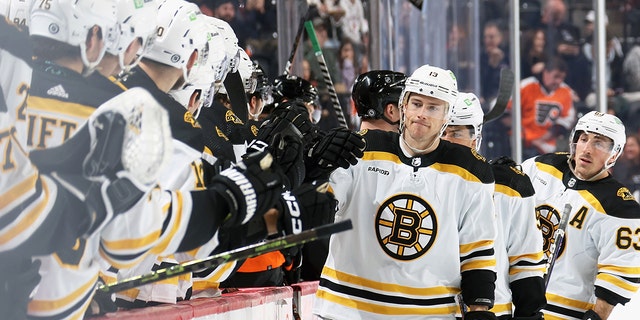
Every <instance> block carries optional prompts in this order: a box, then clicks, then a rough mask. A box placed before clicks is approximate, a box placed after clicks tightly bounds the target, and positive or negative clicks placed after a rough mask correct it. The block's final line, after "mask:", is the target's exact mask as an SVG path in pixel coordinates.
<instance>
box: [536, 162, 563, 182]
mask: <svg viewBox="0 0 640 320" xmlns="http://www.w3.org/2000/svg"><path fill="white" fill-rule="evenodd" d="M536 167H538V169H539V170H540V171H543V172H546V173H548V174H550V175H552V176H554V177H556V178H557V179H560V180H562V171H560V170H558V169H557V168H556V167H554V166H552V165H549V164H546V163H541V162H536Z"/></svg>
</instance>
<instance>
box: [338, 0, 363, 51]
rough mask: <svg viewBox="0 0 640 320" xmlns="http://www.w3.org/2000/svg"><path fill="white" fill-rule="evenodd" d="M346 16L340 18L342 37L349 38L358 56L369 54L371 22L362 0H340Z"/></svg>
mask: <svg viewBox="0 0 640 320" xmlns="http://www.w3.org/2000/svg"><path fill="white" fill-rule="evenodd" d="M339 6H340V8H342V10H344V17H342V18H341V19H340V20H338V25H339V26H340V31H341V32H340V37H339V38H340V39H344V38H348V39H349V40H351V42H352V43H353V45H354V48H355V49H356V57H358V58H359V57H360V56H362V55H365V54H367V52H368V50H369V22H368V21H367V19H365V16H364V8H363V7H362V2H361V1H360V0H340V2H339Z"/></svg>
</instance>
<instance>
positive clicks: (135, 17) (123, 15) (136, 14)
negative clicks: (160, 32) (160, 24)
mask: <svg viewBox="0 0 640 320" xmlns="http://www.w3.org/2000/svg"><path fill="white" fill-rule="evenodd" d="M157 15H158V4H157V3H156V1H155V0H136V1H132V0H118V23H117V24H116V25H115V26H114V27H113V31H112V32H110V35H111V36H112V37H113V39H108V41H107V43H106V44H107V52H108V53H110V54H112V55H114V56H117V57H118V62H119V63H120V69H122V71H125V72H127V71H129V70H130V69H131V68H133V67H135V66H136V65H137V64H138V62H140V59H142V57H143V56H144V55H145V54H146V53H147V51H148V50H149V48H150V47H151V45H152V44H153V40H154V38H155V36H156V31H157V27H156V23H157V22H156V17H157ZM136 39H139V40H140V41H141V45H142V47H141V49H140V50H139V51H138V58H137V59H135V60H134V61H133V62H131V63H129V64H126V63H125V61H124V53H125V51H126V50H127V48H128V47H129V45H130V44H131V42H133V41H134V40H136Z"/></svg>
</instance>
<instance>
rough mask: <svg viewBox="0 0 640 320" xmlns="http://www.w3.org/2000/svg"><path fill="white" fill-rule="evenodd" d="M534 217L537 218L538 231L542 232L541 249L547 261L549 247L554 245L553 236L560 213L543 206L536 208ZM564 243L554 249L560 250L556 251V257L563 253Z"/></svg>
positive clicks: (549, 255) (549, 253)
mask: <svg viewBox="0 0 640 320" xmlns="http://www.w3.org/2000/svg"><path fill="white" fill-rule="evenodd" d="M536 217H537V218H538V223H539V224H540V231H542V240H543V241H544V244H543V246H542V249H543V251H544V254H545V255H546V257H547V259H549V258H550V257H551V245H552V244H554V241H555V240H554V236H555V234H556V230H558V226H559V224H560V218H561V217H560V212H558V210H556V208H554V207H552V206H549V205H546V204H544V205H541V206H538V207H536ZM564 243H566V241H565V242H564ZM564 243H563V245H562V246H561V247H560V248H555V250H560V251H558V257H559V256H560V255H561V254H562V252H563V251H564Z"/></svg>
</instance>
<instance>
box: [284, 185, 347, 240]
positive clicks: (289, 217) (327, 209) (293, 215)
mask: <svg viewBox="0 0 640 320" xmlns="http://www.w3.org/2000/svg"><path fill="white" fill-rule="evenodd" d="M328 187H329V183H328V182H326V181H313V182H307V183H304V184H302V185H301V186H300V187H298V188H295V189H293V190H292V191H286V192H284V193H282V197H281V198H280V201H279V202H278V203H277V204H276V209H278V211H279V212H280V213H281V216H280V219H281V220H280V226H281V228H282V229H283V231H284V232H285V233H286V234H293V233H300V232H301V231H303V230H307V229H311V228H314V227H318V226H321V225H325V224H328V223H332V222H333V221H334V218H335V213H336V204H337V203H336V200H335V198H334V196H333V194H332V193H331V192H329V191H328Z"/></svg>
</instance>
